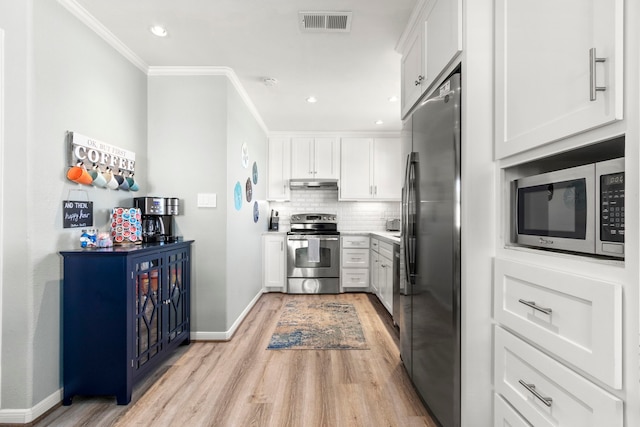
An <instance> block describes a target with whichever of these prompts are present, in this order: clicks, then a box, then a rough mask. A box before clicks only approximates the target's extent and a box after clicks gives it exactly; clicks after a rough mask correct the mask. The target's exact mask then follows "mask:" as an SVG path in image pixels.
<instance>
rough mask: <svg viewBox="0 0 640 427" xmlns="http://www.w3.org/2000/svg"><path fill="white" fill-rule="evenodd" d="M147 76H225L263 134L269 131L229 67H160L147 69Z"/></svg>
mask: <svg viewBox="0 0 640 427" xmlns="http://www.w3.org/2000/svg"><path fill="white" fill-rule="evenodd" d="M147 75H148V76H150V77H156V76H164V77H171V76H173V77H175V76H225V77H227V78H228V79H229V81H230V82H231V84H232V85H233V87H234V89H235V90H236V92H238V95H240V98H241V99H242V101H243V102H244V103H245V105H246V106H247V108H248V109H249V112H250V113H251V115H252V116H253V118H254V119H255V120H256V122H258V125H259V126H260V128H261V129H262V131H263V132H264V133H265V134H268V133H269V129H267V125H266V124H265V123H264V121H263V120H262V117H261V116H260V113H258V110H257V109H256V106H255V105H254V104H253V101H251V98H250V97H249V94H248V93H247V91H246V90H245V89H244V86H242V83H240V79H239V78H238V75H237V74H236V73H235V71H233V69H231V68H229V67H217V66H193V67H172V66H162V67H149V69H148V71H147Z"/></svg>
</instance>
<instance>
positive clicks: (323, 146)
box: [313, 138, 340, 179]
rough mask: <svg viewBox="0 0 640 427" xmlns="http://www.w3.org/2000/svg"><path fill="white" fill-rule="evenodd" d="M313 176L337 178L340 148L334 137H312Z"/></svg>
mask: <svg viewBox="0 0 640 427" xmlns="http://www.w3.org/2000/svg"><path fill="white" fill-rule="evenodd" d="M313 142H314V149H313V152H314V156H313V157H314V168H313V172H314V177H315V178H318V179H325V178H330V179H337V178H338V177H339V175H340V152H339V150H340V148H339V144H338V143H337V140H336V139H335V138H315V139H314V141H313Z"/></svg>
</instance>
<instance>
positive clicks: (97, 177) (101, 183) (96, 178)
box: [89, 168, 107, 188]
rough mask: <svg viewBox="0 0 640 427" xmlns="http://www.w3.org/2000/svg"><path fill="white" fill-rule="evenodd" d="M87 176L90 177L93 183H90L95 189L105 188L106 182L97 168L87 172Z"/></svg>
mask: <svg viewBox="0 0 640 427" xmlns="http://www.w3.org/2000/svg"><path fill="white" fill-rule="evenodd" d="M89 175H91V179H93V181H92V182H91V183H92V184H93V185H95V186H96V187H101V188H104V187H106V185H107V180H106V179H105V177H104V175H103V174H102V173H100V171H99V170H98V169H97V168H95V169H91V170H90V171H89Z"/></svg>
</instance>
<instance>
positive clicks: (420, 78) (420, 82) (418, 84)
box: [413, 75, 424, 86]
mask: <svg viewBox="0 0 640 427" xmlns="http://www.w3.org/2000/svg"><path fill="white" fill-rule="evenodd" d="M423 80H424V76H422V75H419V76H418V80H416V81H415V82H413V84H414V85H416V86H420V85H421V84H422V81H423Z"/></svg>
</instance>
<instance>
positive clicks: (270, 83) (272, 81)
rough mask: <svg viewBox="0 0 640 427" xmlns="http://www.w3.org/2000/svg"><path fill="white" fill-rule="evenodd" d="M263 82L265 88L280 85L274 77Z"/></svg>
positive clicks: (266, 78)
mask: <svg viewBox="0 0 640 427" xmlns="http://www.w3.org/2000/svg"><path fill="white" fill-rule="evenodd" d="M262 82H263V83H264V85H265V86H275V85H277V84H278V80H277V79H274V78H273V77H265V78H264V79H262Z"/></svg>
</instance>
